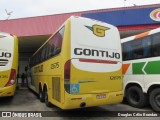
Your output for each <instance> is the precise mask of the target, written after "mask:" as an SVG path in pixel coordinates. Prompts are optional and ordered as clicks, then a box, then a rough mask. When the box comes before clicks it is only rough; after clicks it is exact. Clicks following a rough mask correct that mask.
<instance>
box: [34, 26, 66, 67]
mask: <svg viewBox="0 0 160 120" xmlns="http://www.w3.org/2000/svg"><path fill="white" fill-rule="evenodd" d="M64 29H65V28H64V27H62V28H61V29H60V30H59V31H58V32H57V33H56V34H55V35H54V36H53V37H52V38H51V39H50V40H49V41H48V42H47V43H46V44H45V45H44V46H43V47H42V49H41V50H39V51H38V52H37V54H36V55H35V56H33V58H31V60H32V62H31V66H34V65H36V64H39V63H40V62H43V61H45V60H47V59H49V58H51V57H53V56H55V55H57V54H59V53H60V52H61V48H62V40H63V35H64Z"/></svg>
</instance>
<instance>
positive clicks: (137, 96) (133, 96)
mask: <svg viewBox="0 0 160 120" xmlns="http://www.w3.org/2000/svg"><path fill="white" fill-rule="evenodd" d="M126 99H127V102H128V103H129V105H131V106H133V107H136V108H142V107H144V106H146V105H147V103H148V98H147V95H145V94H144V93H143V92H142V89H141V88H140V87H137V86H131V87H129V88H128V89H127V91H126Z"/></svg>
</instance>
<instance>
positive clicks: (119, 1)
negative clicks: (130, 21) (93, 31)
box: [0, 0, 160, 20]
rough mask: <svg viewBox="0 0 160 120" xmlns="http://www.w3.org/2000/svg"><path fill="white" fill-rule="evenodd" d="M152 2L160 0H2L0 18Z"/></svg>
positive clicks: (159, 1) (0, 1)
mask: <svg viewBox="0 0 160 120" xmlns="http://www.w3.org/2000/svg"><path fill="white" fill-rule="evenodd" d="M151 4H160V0H0V6H1V7H0V20H6V19H17V18H26V17H35V16H44V15H54V14H60V13H69V12H78V11H86V10H96V9H107V8H117V7H127V6H134V5H137V6H141V5H151ZM6 11H7V13H10V12H11V15H10V16H9V15H7V13H6Z"/></svg>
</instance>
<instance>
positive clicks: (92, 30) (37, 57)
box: [30, 16, 123, 109]
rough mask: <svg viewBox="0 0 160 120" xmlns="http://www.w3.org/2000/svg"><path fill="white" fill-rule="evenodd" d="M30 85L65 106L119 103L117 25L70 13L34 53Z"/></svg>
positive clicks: (47, 100)
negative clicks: (70, 15)
mask: <svg viewBox="0 0 160 120" xmlns="http://www.w3.org/2000/svg"><path fill="white" fill-rule="evenodd" d="M30 66H31V81H30V85H32V88H33V89H34V90H35V91H36V92H37V93H38V94H39V98H40V101H42V102H43V101H45V103H46V105H47V106H49V105H50V104H51V103H52V104H54V105H56V106H58V107H60V108H62V109H74V108H80V107H89V106H97V105H103V104H114V103H119V102H121V101H122V99H123V88H122V55H121V43H120V37H119V32H118V30H117V28H116V27H114V26H112V25H109V24H107V23H103V22H100V21H96V20H91V19H87V18H82V17H73V16H72V17H70V18H69V19H68V20H67V21H66V22H65V23H64V24H63V25H62V26H61V27H60V28H59V29H58V30H57V32H55V33H54V34H53V35H52V36H51V37H50V38H49V39H48V40H47V41H46V42H45V43H44V44H43V45H42V46H41V47H40V48H39V49H38V50H37V51H36V52H35V53H34V54H33V56H32V57H31V59H30Z"/></svg>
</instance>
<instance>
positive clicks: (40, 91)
mask: <svg viewBox="0 0 160 120" xmlns="http://www.w3.org/2000/svg"><path fill="white" fill-rule="evenodd" d="M39 100H40V101H41V102H44V101H45V100H44V92H43V91H42V90H41V89H40V90H39Z"/></svg>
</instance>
